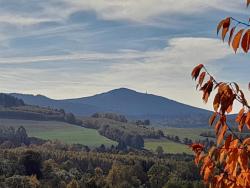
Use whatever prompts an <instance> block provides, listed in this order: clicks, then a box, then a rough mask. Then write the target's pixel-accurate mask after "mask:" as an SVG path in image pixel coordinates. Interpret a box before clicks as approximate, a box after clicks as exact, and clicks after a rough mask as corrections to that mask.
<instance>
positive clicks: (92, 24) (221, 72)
mask: <svg viewBox="0 0 250 188" xmlns="http://www.w3.org/2000/svg"><path fill="white" fill-rule="evenodd" d="M249 11H250V10H249V9H247V8H246V6H245V2H244V0H242V1H237V2H236V1H235V0H213V1H211V0H178V1H177V0H136V1H135V0H91V1H90V0H46V1H41V0H32V1H31V0H8V1H6V0H0V67H1V68H0V85H1V92H7V93H13V92H18V93H26V94H42V95H46V96H48V97H50V98H54V99H64V98H77V97H84V96H90V95H94V94H97V93H102V92H106V91H109V90H112V89H116V88H121V87H126V88H130V89H134V90H136V91H139V92H147V93H152V94H156V95H161V96H164V97H167V98H170V99H174V100H177V101H180V102H183V103H185V104H190V105H193V106H197V107H202V108H208V109H210V108H211V105H205V104H203V102H202V100H201V93H199V92H197V91H195V83H194V81H192V79H191V76H190V73H191V71H192V69H193V67H194V66H196V65H197V64H200V63H202V64H204V65H205V66H206V67H207V69H208V70H209V71H210V73H211V74H213V75H214V77H215V78H216V79H217V80H219V81H236V82H238V83H239V84H240V86H241V87H242V88H243V89H244V90H245V92H246V95H247V96H249V91H248V90H247V86H248V82H249V81H250V78H249V71H250V62H249V57H248V55H246V54H243V53H242V52H239V53H237V54H236V55H235V54H234V53H233V50H232V49H230V48H229V47H228V45H227V44H226V43H223V42H222V41H221V40H220V39H219V37H217V35H216V25H217V23H218V22H219V21H220V20H221V19H223V18H225V17H227V16H233V17H236V18H239V19H243V20H244V19H248V17H249V14H248V13H249Z"/></svg>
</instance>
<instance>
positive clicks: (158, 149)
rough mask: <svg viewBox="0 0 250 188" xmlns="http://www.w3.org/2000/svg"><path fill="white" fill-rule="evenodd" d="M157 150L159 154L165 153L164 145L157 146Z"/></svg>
mask: <svg viewBox="0 0 250 188" xmlns="http://www.w3.org/2000/svg"><path fill="white" fill-rule="evenodd" d="M155 151H156V153H157V155H158V156H162V155H163V153H164V151H163V148H162V146H157V148H156V150H155Z"/></svg>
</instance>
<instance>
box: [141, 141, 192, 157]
mask: <svg viewBox="0 0 250 188" xmlns="http://www.w3.org/2000/svg"><path fill="white" fill-rule="evenodd" d="M158 146H161V147H162V148H163V150H164V153H172V154H176V153H183V152H184V153H187V154H193V152H192V151H191V150H190V148H188V146H187V145H184V144H180V143H176V142H173V141H170V140H145V149H148V150H151V151H153V152H154V151H155V150H156V148H157V147H158Z"/></svg>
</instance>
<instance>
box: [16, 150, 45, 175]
mask: <svg viewBox="0 0 250 188" xmlns="http://www.w3.org/2000/svg"><path fill="white" fill-rule="evenodd" d="M19 163H20V164H21V165H23V166H24V167H25V171H26V175H28V176H31V175H36V177H37V178H38V179H39V178H41V177H42V172H41V163H42V157H41V155H40V153H38V152H36V151H32V150H28V151H26V152H25V153H23V154H22V156H21V157H20V160H19Z"/></svg>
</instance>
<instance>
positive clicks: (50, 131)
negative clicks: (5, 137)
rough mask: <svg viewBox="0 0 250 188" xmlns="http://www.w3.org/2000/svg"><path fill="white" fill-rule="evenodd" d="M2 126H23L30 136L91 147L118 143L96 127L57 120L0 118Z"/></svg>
mask: <svg viewBox="0 0 250 188" xmlns="http://www.w3.org/2000/svg"><path fill="white" fill-rule="evenodd" d="M0 126H12V127H14V128H16V127H19V126H23V127H24V128H25V129H26V131H27V133H28V135H29V136H33V137H38V138H42V139H49V140H60V141H62V142H65V143H68V144H72V143H79V144H83V145H87V146H89V147H95V146H100V145H101V144H104V145H106V146H110V145H112V144H113V145H116V142H114V141H112V140H110V139H107V138H105V137H103V136H101V135H99V133H98V132H97V131H96V130H94V129H87V128H83V127H78V126H75V125H71V124H68V123H64V122H56V121H31V120H12V119H0Z"/></svg>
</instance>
